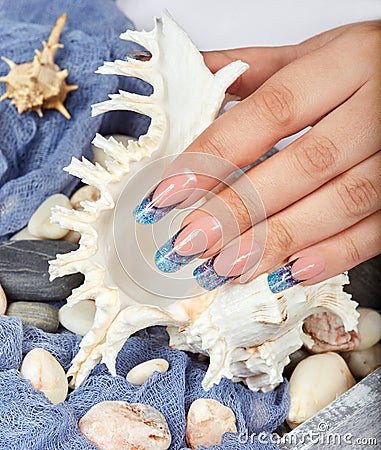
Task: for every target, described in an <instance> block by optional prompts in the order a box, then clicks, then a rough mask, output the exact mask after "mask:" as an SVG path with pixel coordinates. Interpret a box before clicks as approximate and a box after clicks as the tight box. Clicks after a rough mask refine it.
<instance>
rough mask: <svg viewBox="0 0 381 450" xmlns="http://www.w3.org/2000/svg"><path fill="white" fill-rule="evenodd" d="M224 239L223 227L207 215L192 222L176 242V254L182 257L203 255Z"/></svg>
mask: <svg viewBox="0 0 381 450" xmlns="http://www.w3.org/2000/svg"><path fill="white" fill-rule="evenodd" d="M221 237H222V229H221V225H220V223H219V222H218V220H217V219H215V218H214V217H212V216H209V215H207V214H205V215H204V216H202V217H200V218H199V219H196V220H194V221H193V222H190V223H189V224H188V225H187V226H186V227H185V228H184V229H183V230H182V231H181V233H180V234H179V235H178V237H177V238H176V241H175V248H176V252H177V253H178V254H179V255H182V256H191V255H194V254H201V253H203V252H204V251H205V250H207V249H208V248H211V247H212V246H213V245H214V244H216V243H217V242H218V241H219V240H220V239H221Z"/></svg>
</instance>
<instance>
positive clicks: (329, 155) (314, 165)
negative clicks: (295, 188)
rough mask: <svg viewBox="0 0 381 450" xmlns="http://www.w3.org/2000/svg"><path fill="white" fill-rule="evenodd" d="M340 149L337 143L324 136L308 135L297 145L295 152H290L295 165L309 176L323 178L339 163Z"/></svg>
mask: <svg viewBox="0 0 381 450" xmlns="http://www.w3.org/2000/svg"><path fill="white" fill-rule="evenodd" d="M339 155H340V153H339V150H338V148H337V147H336V145H335V144H334V143H333V142H332V141H331V140H330V139H329V138H327V137H324V136H306V137H305V138H302V141H301V142H300V144H299V145H298V146H297V148H296V151H295V152H290V156H291V158H293V159H294V161H293V162H294V165H295V166H296V167H297V168H298V169H299V172H301V173H302V174H303V175H306V176H307V177H308V178H314V179H315V178H321V176H322V175H326V174H327V172H328V173H331V172H332V171H333V170H334V169H335V166H336V164H337V161H338V158H339Z"/></svg>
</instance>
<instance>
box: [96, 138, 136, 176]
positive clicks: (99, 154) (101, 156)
mask: <svg viewBox="0 0 381 450" xmlns="http://www.w3.org/2000/svg"><path fill="white" fill-rule="evenodd" d="M111 136H112V137H113V138H114V139H115V140H117V141H118V142H121V143H122V144H123V145H124V146H125V147H127V145H128V141H130V140H134V141H136V139H135V138H133V137H131V136H125V135H123V134H110V135H107V136H105V137H106V138H109V137H111ZM91 148H92V150H93V154H94V157H93V162H94V164H95V163H98V164H100V165H101V166H102V167H104V168H105V169H107V166H106V159H110V156H107V155H106V153H105V152H104V150H103V149H101V148H100V147H96V146H95V145H94V144H92V145H91Z"/></svg>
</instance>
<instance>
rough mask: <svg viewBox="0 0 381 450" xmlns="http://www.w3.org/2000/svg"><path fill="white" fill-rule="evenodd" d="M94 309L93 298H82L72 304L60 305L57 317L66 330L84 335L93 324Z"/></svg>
mask: <svg viewBox="0 0 381 450" xmlns="http://www.w3.org/2000/svg"><path fill="white" fill-rule="evenodd" d="M95 310H96V307H95V302H94V301H93V300H82V301H81V302H79V303H76V304H75V305H73V306H69V305H68V304H66V305H64V306H62V307H61V309H60V310H59V312H58V319H59V321H60V323H61V325H62V326H64V327H65V328H66V329H67V330H69V331H72V332H73V333H76V334H79V335H81V336H84V335H85V334H86V333H87V332H88V331H89V330H90V328H91V327H92V326H93V322H94V317H95Z"/></svg>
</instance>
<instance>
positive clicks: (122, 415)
mask: <svg viewBox="0 0 381 450" xmlns="http://www.w3.org/2000/svg"><path fill="white" fill-rule="evenodd" d="M78 427H79V430H80V431H81V433H82V434H83V435H84V436H85V437H86V438H87V439H88V440H89V441H90V442H91V443H93V444H95V445H96V446H97V447H98V448H99V449H100V450H124V449H126V450H131V449H136V450H138V449H139V450H166V449H167V448H168V447H169V446H170V445H171V434H170V432H169V428H168V424H167V421H166V420H165V417H164V416H163V414H161V412H160V411H158V410H157V409H155V408H153V407H152V406H148V405H144V404H142V403H127V402H121V401H105V402H101V403H98V404H96V405H94V406H93V407H92V408H91V409H90V410H89V411H88V412H87V413H86V414H85V415H84V416H83V417H82V419H81V420H80V421H79V424H78Z"/></svg>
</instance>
